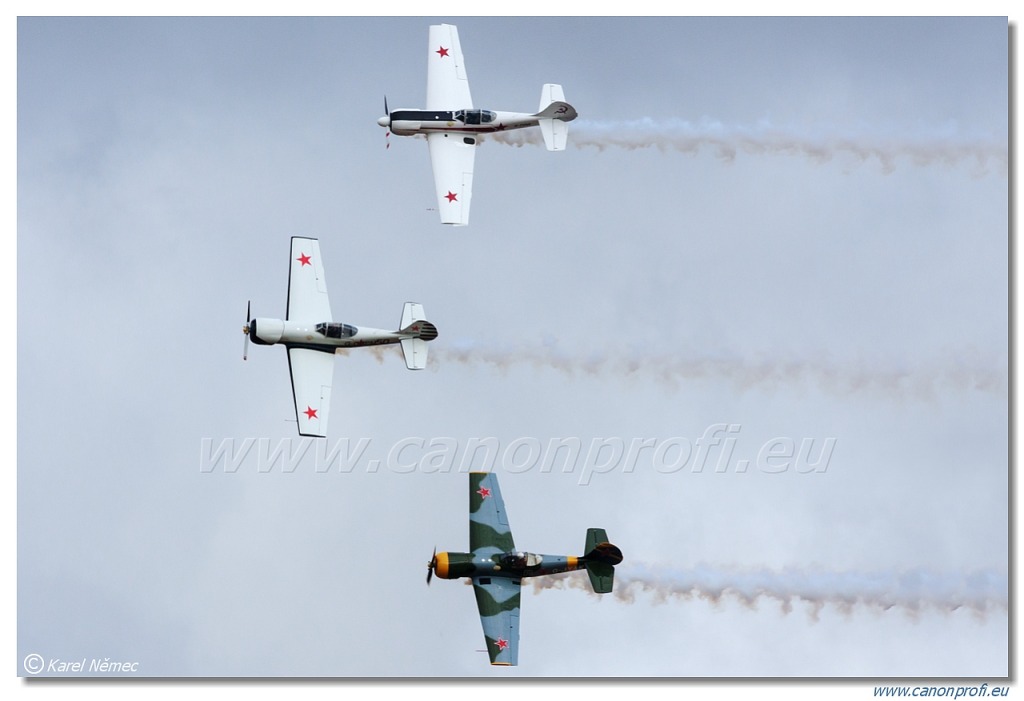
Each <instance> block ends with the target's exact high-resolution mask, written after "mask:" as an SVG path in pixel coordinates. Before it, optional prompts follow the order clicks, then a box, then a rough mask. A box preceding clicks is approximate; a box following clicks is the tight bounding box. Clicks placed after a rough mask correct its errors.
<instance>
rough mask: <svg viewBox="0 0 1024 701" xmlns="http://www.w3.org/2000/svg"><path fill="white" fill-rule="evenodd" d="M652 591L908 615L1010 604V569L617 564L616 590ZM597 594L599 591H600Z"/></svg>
mask: <svg viewBox="0 0 1024 701" xmlns="http://www.w3.org/2000/svg"><path fill="white" fill-rule="evenodd" d="M529 582H530V584H532V585H533V588H534V593H537V592H540V591H542V590H544V589H581V590H584V591H588V592H592V589H591V587H590V582H589V580H588V578H587V576H586V574H584V573H582V572H573V573H566V574H561V575H552V576H550V577H537V578H534V579H531V580H529ZM641 594H647V595H649V596H650V598H651V599H652V600H653V601H654V602H655V603H659V604H664V603H668V602H669V601H670V600H673V599H677V600H680V601H692V600H695V599H701V600H704V601H707V602H709V603H711V604H714V605H719V604H722V603H724V602H727V601H736V602H739V603H741V604H744V605H745V606H748V607H750V608H752V609H756V608H757V606H758V603H759V602H761V601H767V602H775V603H777V604H779V606H780V608H781V610H782V611H783V613H787V614H788V613H790V612H792V611H793V607H794V604H803V605H804V606H805V607H806V608H807V610H808V612H809V614H810V615H811V617H812V618H814V619H815V620H816V619H817V618H818V615H819V613H820V612H821V610H822V609H823V608H825V607H826V606H831V607H835V608H836V609H838V610H839V611H840V612H842V613H844V614H847V615H849V614H852V613H854V612H855V611H856V610H857V609H858V607H863V608H867V609H874V610H876V611H888V610H893V609H895V610H901V611H903V612H905V613H907V614H909V615H912V616H913V615H917V614H919V613H921V612H923V611H928V610H934V611H940V612H944V613H951V612H953V611H957V610H961V609H963V610H967V611H970V612H972V613H975V614H978V615H986V614H990V613H997V612H1002V613H1005V612H1007V610H1008V599H1009V594H1008V579H1007V576H1006V574H1005V573H998V572H996V571H995V570H979V571H975V572H969V573H956V572H935V571H929V570H922V569H916V570H907V571H904V572H832V571H825V570H820V571H811V570H797V569H785V570H781V571H772V570H767V569H748V570H730V569H716V568H712V567H707V566H703V565H702V566H698V567H695V568H692V569H659V568H650V567H647V566H645V565H642V564H639V565H638V564H632V565H628V566H627V564H623V565H620V566H619V567H617V568H616V571H615V588H614V594H613V596H615V598H616V599H617V600H618V601H621V602H624V603H629V604H632V603H634V602H635V601H636V600H637V598H638V596H639V595H641ZM595 596H597V595H596V594H595Z"/></svg>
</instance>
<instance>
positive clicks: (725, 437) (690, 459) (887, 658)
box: [17, 17, 1009, 678]
mask: <svg viewBox="0 0 1024 701" xmlns="http://www.w3.org/2000/svg"><path fill="white" fill-rule="evenodd" d="M442 21H446V22H451V23H454V24H457V25H458V27H459V33H460V38H461V43H462V49H463V52H464V54H465V59H466V64H467V69H468V74H469V79H470V84H471V88H472V94H473V99H474V102H475V106H476V107H481V108H488V109H500V110H518V111H533V110H534V109H535V107H536V105H537V102H538V98H539V93H540V88H541V85H543V84H544V83H549V82H554V83H561V84H562V85H563V86H564V90H565V95H566V99H567V100H568V101H569V102H570V103H572V104H573V105H574V106H575V107H576V109H577V110H578V111H579V114H580V117H579V119H578V120H577V121H576V122H573V123H572V124H571V125H570V133H569V148H568V150H567V151H566V152H564V153H549V152H547V151H545V150H544V148H543V146H541V145H538V144H537V143H536V141H537V140H538V136H539V135H537V134H522V135H516V134H512V135H509V136H508V138H504V139H488V140H486V141H485V142H484V143H483V144H482V145H481V146H480V147H479V152H478V153H477V158H476V172H475V178H474V193H473V213H472V218H471V221H470V225H469V226H468V227H466V228H449V227H444V226H442V225H441V224H439V223H438V216H437V212H436V211H433V208H434V207H435V206H436V205H435V202H434V195H433V186H432V183H431V169H430V162H429V158H428V154H427V148H426V144H425V142H424V141H422V140H420V139H414V138H404V137H395V136H391V137H390V138H389V139H387V140H389V141H390V148H387V149H386V148H385V144H386V138H385V130H383V129H381V128H380V127H379V126H377V125H376V123H375V122H376V119H377V118H378V117H379V116H380V115H381V114H382V112H383V101H384V96H385V94H386V95H387V99H388V103H389V105H390V106H391V107H392V109H395V108H398V107H420V106H422V104H423V101H424V95H425V80H426V49H427V46H426V43H427V27H428V25H430V24H432V23H438V22H442ZM1007 66H1008V32H1007V23H1006V19H1005V18H998V17H997V18H991V19H817V20H808V19H785V18H780V19H688V18H672V19H664V18H661V19H616V18H602V19H588V18H577V19H574V18H514V19H501V18H473V19H464V18H457V17H430V18H401V19H353V18H332V19H287V18H276V19H274V18H271V19H232V18H225V19H166V18H155V19H118V18H85V19H82V18H76V19H60V18H42V19H40V18H34V19H21V20H19V22H18V69H17V77H18V85H17V89H18V123H17V127H18V141H17V146H18V182H17V185H18V198H17V205H18V222H17V223H18V239H17V243H18V247H17V266H18V270H17V272H18V288H17V292H18V307H17V312H18V323H17V336H18V346H17V350H18V369H17V380H18V650H17V655H18V657H17V660H18V674H19V675H25V674H26V670H25V669H24V668H23V665H22V660H23V659H25V658H26V656H27V655H30V654H38V655H40V656H41V657H42V658H43V659H45V660H46V661H47V662H49V661H50V660H52V659H61V660H77V659H83V658H85V659H87V660H92V659H94V658H99V659H101V660H102V659H104V658H109V659H110V660H115V661H124V662H130V663H131V662H134V663H137V664H138V673H139V674H141V675H146V676H238V675H241V676H263V675H268V676H296V675H298V676H311V677H313V676H331V677H348V676H367V677H373V676H411V677H432V676H442V677H451V676H463V675H467V676H481V677H485V678H491V677H495V676H502V677H509V676H564V677H576V676H604V675H611V676H636V675H640V676H679V677H774V676H786V677H791V676H799V677H867V678H878V677H931V676H942V677H998V676H1005V675H1006V674H1008V670H1009V667H1008V641H1009V635H1008V630H1009V621H1008V613H1007V606H1008V591H1007V572H1008V549H1009V538H1008V525H1009V524H1008V468H1007V464H1008V448H1007V443H1008V411H1007V405H1008V396H1009V392H1008V370H1007V368H1008V353H1007V348H1008V330H1007V317H1008V293H1009V285H1008V275H1007V269H1008V253H1009V247H1008V235H1007V230H1008V161H1009V159H1008V146H1007V144H1008V121H1007V119H1008V118H1007V114H1008V93H1007V84H1008V69H1007ZM294 235H300V236H312V237H318V238H319V239H320V246H321V252H322V255H323V258H324V261H325V266H326V274H327V285H328V289H329V291H330V295H331V306H332V310H333V312H334V314H335V315H336V317H335V320H337V321H343V322H346V323H352V324H356V325H366V326H373V327H378V328H389V327H392V326H397V324H398V321H399V318H400V315H401V310H402V304H403V303H404V302H406V301H417V302H420V303H422V304H423V305H424V306H425V309H426V312H427V317H428V318H429V319H430V320H431V321H432V322H434V323H435V324H436V325H437V327H438V329H439V331H440V337H439V338H438V340H437V341H436V342H434V343H432V344H431V348H430V352H431V363H430V367H429V368H428V369H427V370H426V371H423V372H419V373H412V372H409V371H407V370H406V369H405V366H404V363H403V362H402V360H401V355H400V354H399V353H398V352H397V351H395V350H393V349H389V350H386V351H384V352H373V351H368V350H356V351H352V352H351V353H349V354H348V355H347V356H344V357H338V358H337V360H336V363H337V365H336V368H335V379H334V389H333V397H332V413H331V417H332V418H331V435H330V437H329V438H328V439H327V441H326V445H327V450H328V451H331V450H338V451H341V454H342V457H341V458H339V457H338V455H339V454H338V453H335V454H334V457H335V459H334V460H333V461H331V460H330V455H328V458H327V459H320V458H323V451H324V448H323V447H318V446H316V445H314V444H313V443H312V441H308V440H307V441H306V442H303V441H300V440H299V439H298V438H297V436H296V430H295V423H294V408H293V405H292V403H291V391H290V385H289V380H288V366H287V361H286V354H285V352H284V350H283V349H282V348H280V347H273V348H264V347H254V348H251V349H250V355H249V360H248V362H242V358H241V355H242V344H243V336H242V334H241V327H242V325H243V323H244V322H245V318H244V316H245V314H244V310H245V304H246V302H247V301H248V300H252V305H253V313H254V315H258V316H270V317H283V315H284V311H285V293H286V283H287V279H286V274H287V261H286V257H287V255H288V247H289V238H290V237H291V236H294ZM247 439H252V440H250V441H249V442H246V441H247ZM283 439H291V440H290V442H289V441H287V440H283ZM247 445H248V446H250V448H249V449H248V452H245V450H246V448H245V446H247ZM473 446H484V447H487V446H489V447H490V448H492V449H493V450H492V453H491V454H488V452H487V450H481V451H478V452H477V453H475V454H471V452H470V448H472V447H473ZM574 446H575V447H576V448H578V453H575V454H574V452H573V450H574ZM274 449H280V450H282V451H283V452H284V455H283V456H281V457H279V459H277V460H276V461H273V460H271V459H267V456H268V451H270V452H271V453H272V451H273V450H274ZM303 450H306V451H307V452H305V453H303V452H302V451H303ZM318 450H319V451H320V455H319V457H318V454H317V451H318ZM345 455H348V456H351V457H352V459H351V461H350V462H349V463H348V465H347V467H346V466H345V461H344V459H343V458H344V456H345ZM288 456H295V458H294V459H293V460H289V459H288ZM271 457H272V456H271ZM470 467H472V468H473V469H493V470H495V471H496V472H498V473H499V475H500V480H501V487H502V492H503V494H504V497H505V500H506V505H507V508H508V512H509V516H510V519H511V525H512V529H513V534H514V536H515V539H516V544H517V546H519V547H521V548H524V549H527V550H531V551H534V552H542V553H553V554H554V553H558V554H561V553H565V554H581V551H582V547H583V541H584V536H585V532H586V529H587V528H588V527H594V526H597V527H603V528H605V529H606V530H607V531H608V533H609V535H610V537H611V539H612V540H613V541H614V542H615V543H616V544H617V545H619V547H620V548H621V549H622V551H623V553H624V555H625V561H624V562H623V563H622V565H621V566H620V567H619V568H618V569H617V582H616V593H613V594H611V595H606V596H604V597H603V598H599V597H597V596H596V595H593V594H591V593H588V591H587V585H586V581H587V580H586V577H585V575H584V574H581V573H580V574H579V575H578V576H576V575H573V576H570V577H567V578H563V579H557V580H554V581H552V582H547V583H546V584H542V585H540V586H537V587H535V586H532V585H531V586H526V587H524V590H523V594H524V596H523V602H522V619H521V620H522V623H521V640H520V654H519V660H520V666H519V667H517V668H515V669H509V670H495V669H493V668H491V667H490V666H489V665H488V664H487V658H486V655H484V654H483V653H482V652H480V650H482V648H483V646H484V641H483V636H482V632H481V628H480V623H479V620H478V616H477V612H476V607H475V602H474V598H473V596H472V594H471V591H470V589H469V588H468V587H466V586H465V585H464V584H463V583H462V582H458V581H452V582H450V581H439V580H436V579H435V580H434V582H433V584H432V585H431V586H430V587H429V588H428V587H427V586H426V585H425V583H424V576H425V574H426V563H427V561H428V560H429V558H430V554H431V551H432V549H433V548H434V547H435V546H436V547H437V548H438V549H440V550H456V551H458V550H465V549H467V547H468V528H467V521H468V515H467V495H466V492H467V488H466V485H467V478H466V476H465V474H464V472H465V470H467V469H469V468H470Z"/></svg>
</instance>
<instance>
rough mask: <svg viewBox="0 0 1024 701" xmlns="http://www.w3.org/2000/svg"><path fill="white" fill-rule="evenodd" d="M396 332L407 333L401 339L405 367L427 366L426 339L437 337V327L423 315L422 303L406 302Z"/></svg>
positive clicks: (417, 368) (419, 367) (420, 367)
mask: <svg viewBox="0 0 1024 701" xmlns="http://www.w3.org/2000/svg"><path fill="white" fill-rule="evenodd" d="M398 329H399V330H398V333H400V334H405V335H408V338H403V339H402V340H401V344H402V355H404V356H405V367H407V368H409V369H410V370H422V369H423V368H425V367H427V341H433V340H434V339H435V338H437V327H436V326H434V325H433V324H431V323H430V322H429V321H427V320H426V319H425V318H424V317H423V305H422V304H417V303H416V302H406V303H405V308H404V309H402V322H401V324H400V325H399V327H398Z"/></svg>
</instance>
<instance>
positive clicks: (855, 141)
mask: <svg viewBox="0 0 1024 701" xmlns="http://www.w3.org/2000/svg"><path fill="white" fill-rule="evenodd" d="M569 132H570V134H569V142H570V143H571V144H572V145H573V146H575V147H576V148H581V149H583V148H596V149H597V150H599V151H603V150H605V149H607V148H620V149H627V150H635V149H647V148H653V149H658V150H660V151H662V152H667V151H677V152H682V153H687V154H691V155H696V154H697V153H700V152H701V151H711V152H712V153H714V154H715V156H716V157H718V158H720V159H721V160H723V161H726V162H732V161H734V160H736V157H737V155H738V154H741V153H742V154H747V155H777V156H801V157H804V158H807V159H809V160H811V161H813V162H814V163H819V164H820V163H826V162H828V161H831V160H833V159H836V158H840V157H845V158H852V159H853V160H854V161H855V162H867V161H877V162H878V164H879V165H880V166H881V168H882V171H883V172H884V173H891V172H892V171H893V170H895V169H896V165H897V162H899V161H902V160H906V161H909V162H911V163H913V164H914V165H917V166H930V165H947V166H958V165H961V164H967V165H969V166H971V168H972V171H973V173H974V174H975V175H984V174H986V173H988V171H989V169H990V167H991V168H992V169H994V170H995V171H996V172H997V173H999V174H1000V175H1002V176H1006V175H1007V173H1008V164H1009V147H1008V145H1007V143H1006V142H1005V141H996V140H985V139H972V138H963V137H958V136H956V135H953V134H950V133H948V130H945V133H939V134H936V135H935V136H917V135H915V136H912V137H906V136H893V137H890V138H882V137H877V136H867V135H841V134H831V135H826V134H823V135H808V134H800V133H797V132H793V131H787V130H785V129H780V128H777V127H773V126H770V125H757V126H753V127H749V126H746V127H745V126H728V125H724V124H722V123H720V122H714V121H710V120H705V121H701V122H699V123H693V122H689V121H686V120H681V119H669V120H662V121H655V120H653V119H650V118H643V119H636V120H631V121H588V120H582V119H581V120H576V121H574V122H573V123H572V124H571V125H570V127H569ZM487 139H489V140H492V141H495V142H497V143H500V144H506V145H509V146H519V147H521V146H524V145H526V144H531V145H540V144H543V139H542V138H541V134H540V132H539V130H537V129H516V130H514V131H506V132H498V133H495V134H490V135H488V136H487Z"/></svg>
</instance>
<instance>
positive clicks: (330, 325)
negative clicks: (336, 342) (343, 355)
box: [316, 321, 359, 338]
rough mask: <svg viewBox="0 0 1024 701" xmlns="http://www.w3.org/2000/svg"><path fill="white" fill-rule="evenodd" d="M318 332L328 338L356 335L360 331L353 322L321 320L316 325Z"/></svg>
mask: <svg viewBox="0 0 1024 701" xmlns="http://www.w3.org/2000/svg"><path fill="white" fill-rule="evenodd" d="M316 330H317V332H318V333H322V334H323V335H324V336H327V338H351V337H352V336H355V335H356V332H357V331H359V329H357V328H356V327H355V326H352V325H351V324H339V323H337V322H327V321H324V322H321V323H319V324H317V325H316Z"/></svg>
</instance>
